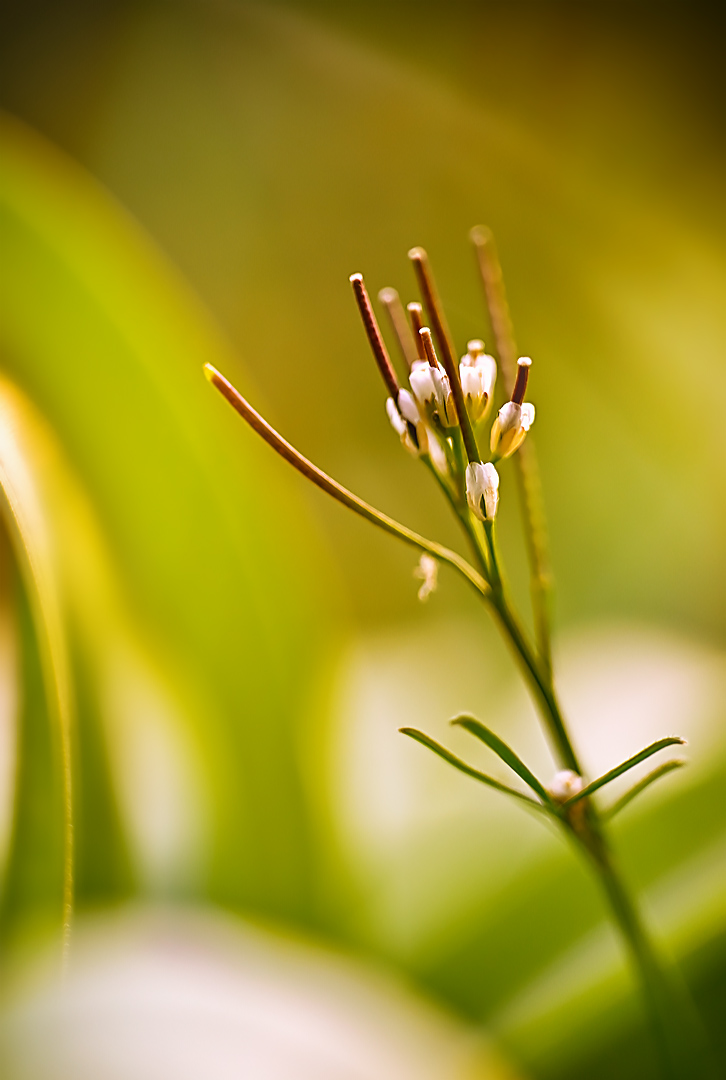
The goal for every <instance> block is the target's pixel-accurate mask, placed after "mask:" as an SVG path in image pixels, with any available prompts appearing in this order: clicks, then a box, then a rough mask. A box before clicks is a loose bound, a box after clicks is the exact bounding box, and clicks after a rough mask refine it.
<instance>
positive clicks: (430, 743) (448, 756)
mask: <svg viewBox="0 0 726 1080" xmlns="http://www.w3.org/2000/svg"><path fill="white" fill-rule="evenodd" d="M398 730H399V731H400V732H401V734H402V735H408V737H409V738H410V739H415V740H416V742H420V743H421V745H422V746H427V747H428V748H429V750H433V752H434V753H435V754H438V756H439V757H440V758H443V759H444V761H448V763H449V765H453V766H454V768H455V769H458V770H459V772H463V773H466V775H467V776H472V777H473V778H474V779H475V780H479V782H480V783H482V784H486V785H487V786H488V787H492V788H494V789H495V790H496V791H502V792H504V794H505V795H513V796H514V798H515V799H519V800H520V801H521V802H525V803H527V805H528V806H534V807H535V808H536V809H537V810H544V807H543V806H542V804H541V803H538V802H536V801H535V800H534V799H531V798H530V797H529V795H525V794H524V792H522V791H517V790H516V789H515V788H511V787H508V786H507V785H506V784H502V783H501V782H500V781H499V780H495V779H494V777H493V776H487V775H486V773H483V772H479V770H478V769H474V768H472V766H471V765H467V764H466V762H465V761H462V760H461V758H458V757H456V755H455V754H452V753H451V751H450V750H447V749H446V748H445V747H444V746H442V745H441V744H440V743H437V742H436V740H435V739H432V738H431V737H430V736H429V735H425V734H424V733H423V731H418V730H417V729H416V728H409V727H404V728H399V729H398Z"/></svg>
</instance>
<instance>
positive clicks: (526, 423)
mask: <svg viewBox="0 0 726 1080" xmlns="http://www.w3.org/2000/svg"><path fill="white" fill-rule="evenodd" d="M533 423H534V405H530V403H529V402H528V401H525V402H524V404H523V405H522V427H523V428H524V430H525V431H529V429H530V428H531V427H532V424H533Z"/></svg>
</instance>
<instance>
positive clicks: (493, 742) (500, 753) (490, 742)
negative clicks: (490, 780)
mask: <svg viewBox="0 0 726 1080" xmlns="http://www.w3.org/2000/svg"><path fill="white" fill-rule="evenodd" d="M451 723H452V724H457V725H458V726H459V727H463V728H464V730H465V731H468V732H469V734H470V735H473V736H474V737H475V738H477V739H480V740H481V742H483V743H484V744H485V745H486V746H488V747H489V749H490V750H492V751H493V752H494V753H495V754H496V755H497V757H498V758H500V759H501V760H502V761H503V762H504V764H505V765H508V766H509V768H510V769H511V770H512V771H513V772H515V773H516V774H517V776H518V777H519V778H520V780H524V782H525V784H526V785H527V787H530V788H531V789H532V791H534V792H535V793H536V794H537V795H539V797H540V799H541V800H542V802H543V803H550V802H551V801H552V800H551V798H550V795H549V793H548V792H547V789H546V788H545V787H544V785H543V784H542V783H540V781H539V780H538V779H537V777H536V776H535V775H534V773H533V772H532V771H531V770H530V769H528V768H527V766H526V765H525V764H524V762H523V761H522V759H521V758H520V757H519V756H518V755H517V754H516V753H515V752H514V750H512V748H511V746H507V744H506V743H505V742H504V740H503V739H500V738H499V736H498V735H496V734H495V733H494V732H493V731H491V730H490V728H488V727H486V725H485V724H482V722H481V720H477V719H476V718H475V717H473V716H457V717H456V719H455V720H452V721H451Z"/></svg>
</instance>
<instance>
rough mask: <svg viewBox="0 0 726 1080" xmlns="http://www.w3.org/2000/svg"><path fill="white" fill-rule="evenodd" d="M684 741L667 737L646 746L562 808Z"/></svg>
mask: <svg viewBox="0 0 726 1080" xmlns="http://www.w3.org/2000/svg"><path fill="white" fill-rule="evenodd" d="M685 742H686V740H685V739H682V738H681V737H680V736H679V735H669V736H667V738H665V739H658V740H657V741H656V742H654V743H651V744H650V746H646V747H645V749H644V750H641V751H639V753H637V754H633V756H632V757H630V758H628V759H627V761H623V762H621V763H620V765H616V766H615V768H614V769H611V770H610V771H609V772H606V773H604V774H603V775H602V776H599V777H598V778H597V780H593V781H592V783H590V784H588V785H587V787H584V788H583V789H582V791H578V793H577V795H573V796H572V798H571V799H568V800H567V802H565V803H563V804H562V805H563V806H572V805H573V803H576V802H579V801H580V799H585V798H587V796H588V795H592V794H593V792H595V791H598V790H599V789H600V788H601V787H604V786H605V784H609V783H610V781H611V780H616V779H617V778H618V776H622V775H623V773H625V772H628V770H629V769H632V768H634V767H635V766H636V765H640V763H641V762H642V761H647V760H648V758H649V757H652V756H653V754H657V753H658V751H659V750H665V748H666V747H667V746H684V745H685Z"/></svg>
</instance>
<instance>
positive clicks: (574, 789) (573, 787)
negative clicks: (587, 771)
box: [549, 769, 585, 803]
mask: <svg viewBox="0 0 726 1080" xmlns="http://www.w3.org/2000/svg"><path fill="white" fill-rule="evenodd" d="M584 786H585V781H584V780H583V779H582V777H581V776H578V775H577V773H576V772H573V771H572V769H562V770H561V771H560V772H558V773H555V775H554V776H553V777H552V783H551V784H550V787H549V792H550V795H551V796H552V798H553V799H554V800H555V802H560V803H563V802H566V801H567V799H571V798H572V796H573V795H577V794H578V793H579V792H580V791H582V789H583V788H584Z"/></svg>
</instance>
